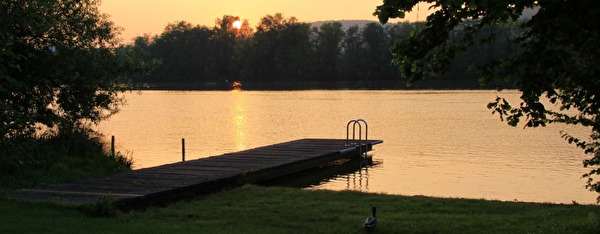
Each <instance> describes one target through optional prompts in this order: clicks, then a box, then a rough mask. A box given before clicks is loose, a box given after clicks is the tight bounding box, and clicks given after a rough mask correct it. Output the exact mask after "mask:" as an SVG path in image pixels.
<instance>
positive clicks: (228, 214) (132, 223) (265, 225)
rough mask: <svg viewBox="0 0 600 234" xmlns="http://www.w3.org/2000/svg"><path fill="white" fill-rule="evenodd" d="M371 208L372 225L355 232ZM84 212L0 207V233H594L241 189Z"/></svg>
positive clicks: (451, 209) (493, 207)
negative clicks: (101, 213)
mask: <svg viewBox="0 0 600 234" xmlns="http://www.w3.org/2000/svg"><path fill="white" fill-rule="evenodd" d="M372 206H376V207H377V216H378V220H379V224H378V225H377V228H376V229H375V230H373V231H366V230H364V228H363V227H362V223H363V222H364V220H365V218H367V217H368V216H370V210H371V207H372ZM86 210H89V208H87V209H82V208H81V207H70V206H64V205H57V204H51V203H28V202H20V201H13V200H10V199H8V198H1V199H0V224H1V225H0V233H82V232H85V233H367V232H368V233H599V232H600V206H595V205H556V204H536V203H517V202H499V201H484V200H469V199H442V198H430V197H423V196H413V197H407V196H395V195H384V194H368V193H360V192H352V191H344V192H334V191H311V190H300V189H294V188H281V187H259V186H245V187H242V188H237V189H233V190H228V191H222V192H218V193H214V194H210V195H206V196H201V197H198V198H196V199H194V200H190V201H182V202H178V203H175V204H171V205H169V206H167V207H152V208H148V209H147V210H145V211H134V212H129V213H117V214H116V215H113V216H110V217H94V216H90V215H89V214H88V213H87V212H85V211H86Z"/></svg>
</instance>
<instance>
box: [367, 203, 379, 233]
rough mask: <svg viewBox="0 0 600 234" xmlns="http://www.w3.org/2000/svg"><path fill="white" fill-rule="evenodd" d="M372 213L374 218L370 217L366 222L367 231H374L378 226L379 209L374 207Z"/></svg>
mask: <svg viewBox="0 0 600 234" xmlns="http://www.w3.org/2000/svg"><path fill="white" fill-rule="evenodd" d="M371 213H372V215H373V216H371V217H368V218H367V219H366V220H365V229H367V230H373V229H375V226H377V215H376V213H377V208H375V207H374V206H373V208H371Z"/></svg>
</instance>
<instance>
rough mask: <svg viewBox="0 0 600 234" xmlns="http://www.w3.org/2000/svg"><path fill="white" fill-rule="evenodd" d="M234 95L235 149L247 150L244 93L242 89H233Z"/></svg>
mask: <svg viewBox="0 0 600 234" xmlns="http://www.w3.org/2000/svg"><path fill="white" fill-rule="evenodd" d="M231 93H232V95H233V114H232V116H233V118H232V121H233V124H232V126H233V128H234V129H233V131H234V138H235V149H236V150H245V149H246V148H247V140H246V128H247V121H246V109H245V106H246V104H245V99H244V93H243V92H242V91H241V90H232V91H231Z"/></svg>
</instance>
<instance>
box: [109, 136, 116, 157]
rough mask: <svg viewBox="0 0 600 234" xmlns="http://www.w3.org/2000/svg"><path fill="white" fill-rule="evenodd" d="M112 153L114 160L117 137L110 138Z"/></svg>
mask: <svg viewBox="0 0 600 234" xmlns="http://www.w3.org/2000/svg"><path fill="white" fill-rule="evenodd" d="M110 153H111V155H112V156H113V158H114V157H115V156H116V155H115V136H114V135H113V136H111V138H110Z"/></svg>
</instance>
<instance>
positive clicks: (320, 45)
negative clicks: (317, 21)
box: [314, 22, 345, 80]
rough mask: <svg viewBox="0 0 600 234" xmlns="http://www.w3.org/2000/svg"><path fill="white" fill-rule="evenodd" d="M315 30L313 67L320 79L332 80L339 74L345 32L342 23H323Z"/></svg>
mask: <svg viewBox="0 0 600 234" xmlns="http://www.w3.org/2000/svg"><path fill="white" fill-rule="evenodd" d="M314 31H315V32H316V51H315V55H316V57H315V67H316V68H315V69H316V70H317V74H316V76H317V77H319V78H321V79H320V80H326V79H329V80H333V79H336V78H337V74H339V67H340V64H339V63H340V62H339V61H340V58H341V54H342V42H343V40H344V36H345V32H344V29H343V28H342V23H340V22H331V23H324V24H323V25H321V27H319V28H318V29H317V28H315V29H314Z"/></svg>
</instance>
